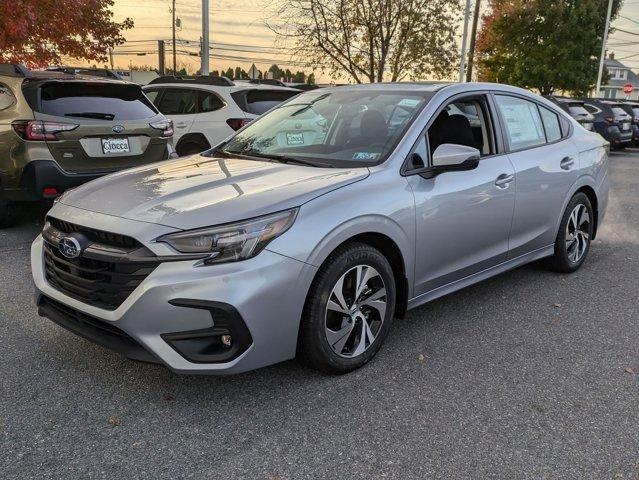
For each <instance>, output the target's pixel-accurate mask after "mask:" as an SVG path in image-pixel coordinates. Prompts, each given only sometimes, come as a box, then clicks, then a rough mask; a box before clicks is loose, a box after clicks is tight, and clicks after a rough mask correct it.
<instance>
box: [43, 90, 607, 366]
mask: <svg viewBox="0 0 639 480" xmlns="http://www.w3.org/2000/svg"><path fill="white" fill-rule="evenodd" d="M607 172H608V144H607V143H605V141H603V140H602V138H601V137H600V136H599V135H596V134H594V133H592V132H588V131H586V130H585V129H583V128H582V127H581V126H580V125H579V124H578V123H577V122H576V121H575V120H573V119H572V118H570V117H569V116H568V115H567V114H566V113H565V112H563V111H562V110H560V109H559V108H558V107H557V106H556V105H554V104H553V103H551V102H549V101H548V100H545V99H543V98H541V97H539V96H536V95H533V94H531V93H530V92H528V91H525V90H522V89H519V88H514V87H509V86H504V85H495V84H378V85H366V86H364V85H357V86H349V87H338V88H330V89H324V90H319V91H314V92H308V93H303V94H301V95H299V96H297V97H295V98H292V99H291V100H289V101H288V102H286V103H284V104H282V105H281V106H279V107H278V108H276V109H274V110H272V111H271V112H269V113H268V114H266V115H265V116H263V117H261V118H260V119H258V120H256V121H255V122H252V123H250V124H249V125H247V126H246V127H244V128H243V129H241V130H240V131H239V132H237V133H236V134H235V135H234V136H232V137H231V138H230V139H229V140H227V141H226V142H225V143H224V144H222V145H220V146H218V147H217V148H216V149H213V150H209V151H207V152H205V153H204V154H202V155H195V156H191V157H186V158H181V159H178V160H170V161H165V162H162V163H157V164H155V165H151V166H143V167H139V168H135V169H132V170H128V171H124V172H120V173H115V174H113V175H110V176H107V177H103V178H101V179H98V180H95V181H93V182H91V183H89V184H86V185H84V186H81V187H78V188H76V189H74V190H72V191H69V192H67V193H66V194H65V195H63V196H62V197H61V198H60V199H59V201H58V202H57V203H56V204H55V205H54V206H53V208H52V209H51V211H50V212H49V213H48V216H47V222H46V225H45V227H44V230H43V232H42V235H40V236H39V237H38V238H37V239H36V240H35V242H34V243H33V247H32V256H31V258H32V264H33V265H32V267H33V277H34V279H35V284H36V286H37V289H38V291H39V294H38V300H37V301H38V305H39V312H40V314H41V315H43V316H46V317H48V318H50V319H51V320H53V321H54V322H57V323H59V324H60V325H62V326H64V327H66V328H68V329H70V330H71V331H73V332H76V333H78V334H79V335H82V336H84V337H86V338H89V339H91V340H93V341H95V342H97V343H100V344H102V345H105V346H107V347H109V348H112V349H114V350H117V351H119V352H121V353H123V354H125V355H127V356H129V357H131V358H135V359H139V360H147V361H152V362H160V363H162V364H164V365H166V366H168V367H169V368H171V369H172V370H174V371H176V372H185V373H236V372H241V371H246V370H250V369H254V368H258V367H262V366H265V365H269V364H272V363H275V362H280V361H282V360H286V359H289V358H293V357H295V356H299V357H301V358H303V359H304V360H305V361H307V362H308V363H309V364H310V365H312V366H314V367H316V368H318V369H321V370H324V371H328V372H334V373H344V372H348V371H350V370H353V369H355V368H358V367H360V366H362V365H363V364H365V363H366V362H368V361H369V360H370V359H371V358H372V357H373V356H374V355H375V354H376V353H377V351H378V350H379V348H380V347H381V345H382V343H383V341H384V338H385V337H386V335H387V334H388V331H389V329H390V328H391V323H392V320H393V318H394V317H401V316H402V315H403V314H404V312H405V311H406V309H408V308H414V307H417V306H419V305H422V304H424V303H425V302H428V301H430V300H432V299H434V298H437V297H441V296H443V295H446V294H448V293H450V292H453V291H455V290H458V289H460V288H463V287H465V286H468V285H471V284H473V283H476V282H479V281H481V280H483V279H486V278H488V277H491V276H493V275H497V274H499V273H501V272H504V271H506V270H508V269H512V268H515V267H517V266H519V265H522V264H525V263H528V262H532V261H535V260H541V259H543V260H544V262H545V264H546V265H548V267H550V268H551V269H553V270H555V271H558V272H565V273H568V272H573V271H575V270H577V269H578V268H579V267H580V266H581V265H582V264H583V262H584V261H585V259H586V257H587V254H588V250H589V248H590V245H591V240H592V239H593V238H594V237H595V235H596V234H597V229H598V227H599V225H600V224H601V221H602V219H603V216H604V213H605V211H606V206H607V203H608V173H607ZM87 361H90V359H87Z"/></svg>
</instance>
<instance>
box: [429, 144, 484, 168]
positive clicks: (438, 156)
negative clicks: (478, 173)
mask: <svg viewBox="0 0 639 480" xmlns="http://www.w3.org/2000/svg"><path fill="white" fill-rule="evenodd" d="M479 158H480V153H479V150H477V149H476V148H473V147H467V146H466V145H457V144H453V143H443V144H441V145H440V146H439V147H437V148H436V149H435V151H434V152H433V167H448V166H451V167H452V166H461V165H463V164H464V163H476V162H478V161H479ZM475 166H476V165H475ZM473 168H474V167H473Z"/></svg>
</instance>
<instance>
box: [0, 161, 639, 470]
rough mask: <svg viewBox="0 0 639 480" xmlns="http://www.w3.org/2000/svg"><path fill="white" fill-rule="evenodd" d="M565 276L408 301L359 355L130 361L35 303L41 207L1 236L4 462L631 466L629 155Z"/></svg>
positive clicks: (638, 243) (636, 441)
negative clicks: (172, 365) (190, 365)
mask: <svg viewBox="0 0 639 480" xmlns="http://www.w3.org/2000/svg"><path fill="white" fill-rule="evenodd" d="M611 173H612V185H613V189H612V193H611V199H610V207H609V211H608V214H607V218H606V220H605V223H604V225H603V227H602V228H601V230H600V233H599V236H598V238H597V240H596V241H595V242H594V244H593V246H592V249H591V251H590V257H589V258H588V260H587V262H586V264H585V266H584V267H583V268H582V269H581V270H580V271H579V272H577V273H576V274H573V275H567V276H566V275H558V274H553V273H549V272H547V271H545V270H543V269H542V268H540V267H539V266H538V265H529V266H526V267H523V268H520V269H517V270H515V271H512V272H510V273H507V274H504V275H501V276H499V277H497V278H493V279H491V280H489V281H486V282H484V283H482V284H479V285H476V286H473V287H470V288H468V289H466V290H463V291H461V292H458V293H455V294H452V295H449V296H447V297H445V298H442V299H439V300H437V301H435V302H432V303H431V304H428V305H426V306H424V307H421V308H418V309H416V310H413V311H411V312H410V313H409V315H408V317H407V318H406V319H404V320H399V321H396V322H395V325H394V328H393V331H392V332H391V335H390V337H389V339H388V340H387V342H386V345H385V346H384V348H383V349H382V350H381V352H380V354H379V355H378V356H377V358H376V359H375V360H374V361H373V362H372V363H370V364H369V365H368V366H366V367H365V368H363V369H361V370H359V371H357V372H354V373H352V374H350V375H346V376H341V377H333V376H327V375H323V374H319V373H316V372H314V371H311V370H308V369H307V368H305V367H303V366H301V365H299V364H298V363H296V362H294V361H291V362H286V363H284V364H280V365H276V366H273V367H269V368H266V369H262V370H258V371H255V372H251V373H247V374H243V375H239V376H234V377H199V376H198V377H196V376H192V377H186V376H177V375H174V374H172V373H171V372H169V371H168V370H166V369H165V368H163V367H160V366H157V365H147V364H143V363H137V362H133V361H129V360H125V359H123V358H121V357H119V356H118V355H117V354H114V353H111V352H109V351H106V350H103V349H102V348H100V347H98V346H95V345H93V344H91V343H89V342H87V341H85V340H82V339H80V338H78V337H75V336H74V335H72V334H70V333H68V332H66V331H65V330H63V329H61V328H59V327H57V326H55V325H54V324H53V323H51V322H50V321H48V320H45V319H42V318H40V317H38V316H37V314H36V309H35V307H34V305H33V302H32V297H33V287H32V281H31V276H30V269H29V247H30V242H31V240H32V239H33V238H34V237H35V236H36V235H37V232H38V230H39V229H40V228H41V218H42V217H43V215H44V210H43V209H30V210H29V211H28V218H29V219H28V220H25V221H24V222H23V223H22V224H21V225H19V226H18V227H15V228H12V229H9V230H4V231H0V278H1V279H2V282H1V285H0V477H1V478H4V479H9V478H11V479H13V478H64V479H72V478H127V479H129V478H131V479H133V478H145V479H160V478H197V479H212V478H225V479H235V478H248V479H291V480H293V479H318V478H351V479H359V478H361V479H373V478H398V479H407V478H422V479H425V478H429V479H430V478H441V479H462V478H469V479H487V478H491V479H492V478H495V479H519V478H531V479H532V478H534V479H541V478H544V479H563V478H566V479H591V478H592V479H615V480H618V479H633V480H637V479H639V341H638V339H639V308H638V297H639V274H638V272H639V150H637V151H634V152H633V151H626V152H623V153H613V155H612V158H611Z"/></svg>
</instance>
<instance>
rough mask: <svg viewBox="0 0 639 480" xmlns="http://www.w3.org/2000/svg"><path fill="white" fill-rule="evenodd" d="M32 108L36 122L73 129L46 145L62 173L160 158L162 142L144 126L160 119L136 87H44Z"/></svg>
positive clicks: (74, 83)
mask: <svg viewBox="0 0 639 480" xmlns="http://www.w3.org/2000/svg"><path fill="white" fill-rule="evenodd" d="M33 103H35V104H34V105H33V108H34V117H35V119H36V120H41V121H44V122H51V123H63V124H71V125H76V127H75V128H73V129H72V130H68V131H63V132H60V133H57V134H56V138H55V139H51V140H47V146H48V148H49V151H50V152H51V154H52V156H53V157H54V158H55V160H56V161H57V163H58V164H59V165H60V166H61V167H62V169H63V170H65V171H67V172H75V173H80V172H86V173H90V172H106V171H112V170H118V169H121V168H128V167H133V166H137V165H141V164H143V163H150V162H156V161H159V160H162V159H163V158H165V156H166V143H167V139H166V138H163V137H162V130H158V129H155V128H152V127H151V126H150V123H153V122H155V121H159V120H162V119H163V117H162V116H161V115H159V113H158V112H157V110H156V109H155V107H154V106H153V104H152V103H151V102H150V101H149V100H148V99H147V98H146V97H145V96H144V94H143V93H142V90H141V89H140V87H139V86H137V85H133V84H127V83H120V82H108V83H107V82H102V81H87V82H81V81H50V82H44V83H42V84H39V85H38V87H37V92H36V96H35V99H34V100H33Z"/></svg>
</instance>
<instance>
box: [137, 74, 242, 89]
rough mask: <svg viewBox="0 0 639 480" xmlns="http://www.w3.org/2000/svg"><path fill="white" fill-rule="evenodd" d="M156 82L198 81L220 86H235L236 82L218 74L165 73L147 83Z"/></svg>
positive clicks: (198, 82)
mask: <svg viewBox="0 0 639 480" xmlns="http://www.w3.org/2000/svg"><path fill="white" fill-rule="evenodd" d="M155 83H197V84H200V85H216V86H218V87H233V86H234V85H235V83H234V82H233V81H232V80H229V79H228V78H227V77H222V76H217V75H198V76H196V77H183V76H179V75H163V76H161V77H158V78H154V79H153V80H151V81H150V82H149V83H147V85H153V84H155Z"/></svg>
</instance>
